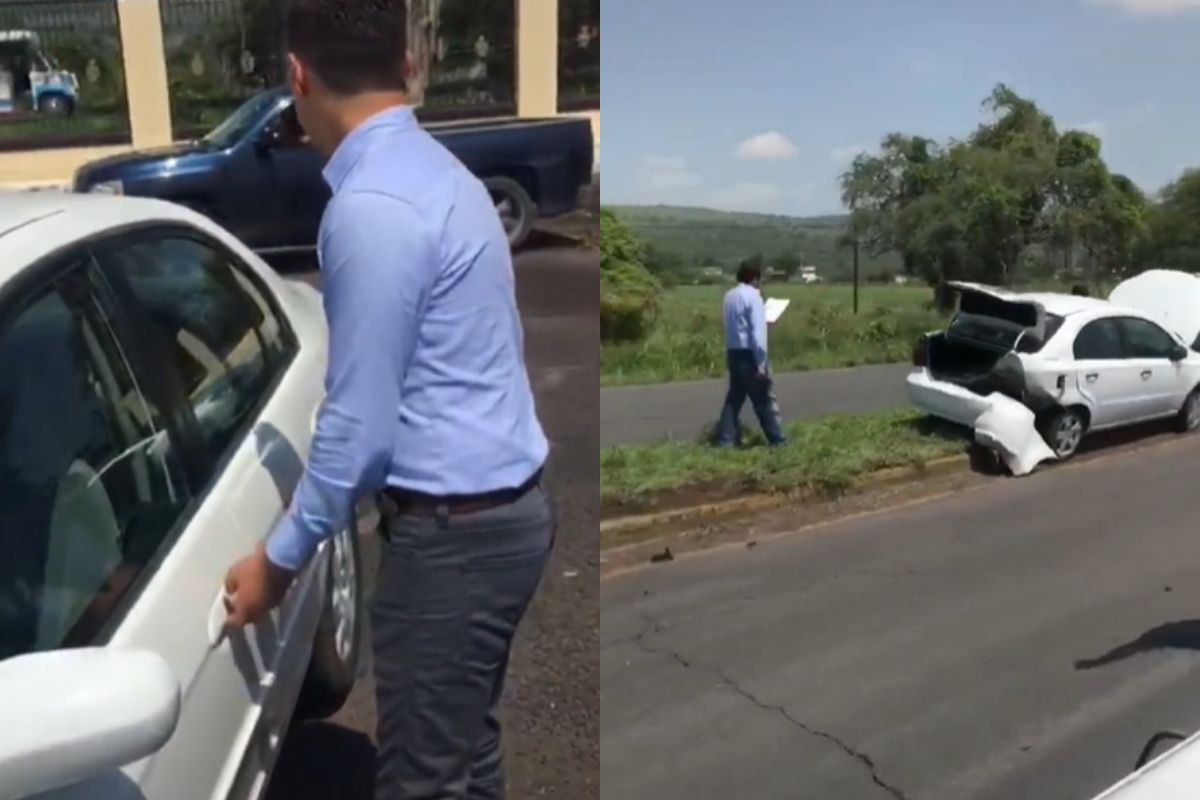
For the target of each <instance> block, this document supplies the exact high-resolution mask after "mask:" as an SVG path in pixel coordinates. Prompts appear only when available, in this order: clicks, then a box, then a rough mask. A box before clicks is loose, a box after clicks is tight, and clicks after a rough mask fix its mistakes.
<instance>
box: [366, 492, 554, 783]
mask: <svg viewBox="0 0 1200 800" xmlns="http://www.w3.org/2000/svg"><path fill="white" fill-rule="evenodd" d="M380 525H381V526H382V527H381V534H382V536H383V540H384V542H383V552H382V557H381V562H380V566H379V580H378V585H377V587H376V590H375V598H374V600H373V603H372V608H371V626H372V635H373V639H374V650H375V694H376V706H377V713H378V731H377V734H378V735H377V739H378V747H379V755H378V771H377V774H376V785H375V797H376V800H468V799H469V800H500V798H503V797H504V767H503V759H502V754H501V746H500V722H499V720H498V719H497V716H496V714H497V710H498V706H499V703H500V697H501V694H502V693H503V688H504V674H505V672H506V671H507V668H508V654H509V648H510V646H511V645H512V639H513V635H514V634H515V633H516V630H517V625H518V623H520V621H521V617H522V616H524V614H525V609H526V608H527V607H528V605H529V601H530V599H531V598H532V597H533V594H534V591H535V590H536V589H537V586H538V583H539V581H540V580H541V577H542V572H543V570H544V569H545V566H546V561H547V559H548V557H549V555H550V549H551V546H552V544H553V541H554V532H555V521H554V512H553V508H552V505H551V503H550V500H549V497H548V496H547V495H546V493H545V492H544V491H543V490H542V489H541V488H535V489H533V490H532V491H530V492H529V493H528V494H526V495H525V496H524V497H522V498H521V499H519V500H518V501H516V502H515V503H512V504H511V505H508V506H504V507H501V508H498V509H493V510H490V511H484V512H481V513H478V514H465V515H462V516H450V517H444V518H441V519H432V518H425V517H420V516H404V515H399V516H391V517H387V516H385V517H384V518H383V520H382V521H381V523H380Z"/></svg>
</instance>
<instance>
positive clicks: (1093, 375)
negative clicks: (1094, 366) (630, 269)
mask: <svg viewBox="0 0 1200 800" xmlns="http://www.w3.org/2000/svg"><path fill="white" fill-rule="evenodd" d="M1083 377H1084V380H1086V381H1087V382H1088V383H1095V382H1096V381H1098V380H1100V373H1099V372H1089V373H1088V374H1087V375H1084V376H1083Z"/></svg>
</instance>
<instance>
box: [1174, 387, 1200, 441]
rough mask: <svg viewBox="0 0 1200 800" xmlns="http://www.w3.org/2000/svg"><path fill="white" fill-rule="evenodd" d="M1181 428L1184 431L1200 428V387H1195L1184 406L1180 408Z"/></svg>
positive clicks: (1190, 431) (1188, 431)
mask: <svg viewBox="0 0 1200 800" xmlns="http://www.w3.org/2000/svg"><path fill="white" fill-rule="evenodd" d="M1179 430H1180V432H1182V433H1192V432H1193V431H1196V430H1200V389H1193V390H1192V393H1191V394H1189V395H1188V396H1187V399H1186V400H1184V401H1183V408H1181V409H1179Z"/></svg>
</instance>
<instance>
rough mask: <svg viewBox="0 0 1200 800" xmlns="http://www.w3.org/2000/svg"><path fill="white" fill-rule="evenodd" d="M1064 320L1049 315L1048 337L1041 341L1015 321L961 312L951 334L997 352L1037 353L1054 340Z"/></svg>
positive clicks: (955, 319) (951, 324)
mask: <svg viewBox="0 0 1200 800" xmlns="http://www.w3.org/2000/svg"><path fill="white" fill-rule="evenodd" d="M1062 324H1063V318H1062V317H1060V316H1058V315H1057V314H1049V313H1047V314H1046V338H1045V339H1044V340H1039V339H1038V338H1037V337H1036V336H1034V335H1033V331H1032V330H1031V329H1029V328H1026V327H1024V326H1022V325H1018V324H1016V323H1015V322H1010V321H1008V320H1005V319H1000V318H998V317H989V316H983V315H980V314H968V313H965V312H964V313H960V314H958V315H957V316H956V317H955V318H954V320H953V321H952V322H951V323H950V328H949V330H948V333H949V334H950V335H951V336H953V337H954V338H956V339H966V340H969V341H971V342H975V343H977V344H982V345H985V346H987V347H993V348H996V349H998V350H1005V351H1007V350H1014V349H1017V350H1020V351H1021V352H1022V353H1036V352H1038V351H1040V350H1041V349H1042V347H1043V346H1044V345H1045V343H1046V342H1048V341H1050V340H1051V339H1052V338H1054V334H1056V333H1058V329H1059V328H1061V327H1062Z"/></svg>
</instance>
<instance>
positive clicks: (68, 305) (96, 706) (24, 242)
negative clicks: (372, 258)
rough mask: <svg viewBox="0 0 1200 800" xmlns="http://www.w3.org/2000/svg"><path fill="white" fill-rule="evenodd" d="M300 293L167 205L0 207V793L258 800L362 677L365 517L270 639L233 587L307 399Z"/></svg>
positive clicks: (286, 469) (25, 201) (309, 330)
mask: <svg viewBox="0 0 1200 800" xmlns="http://www.w3.org/2000/svg"><path fill="white" fill-rule="evenodd" d="M325 359H326V331H325V325H324V319H323V316H322V313H321V305H320V297H319V295H318V293H317V292H316V290H314V289H313V288H311V287H309V286H307V285H305V284H302V283H299V282H293V281H287V280H284V279H283V278H281V277H280V276H279V275H277V274H276V273H274V272H273V271H272V270H271V269H270V268H268V267H267V266H266V265H265V264H264V263H263V262H262V261H261V260H259V259H258V258H257V257H256V256H255V255H254V254H252V253H251V252H250V251H249V250H248V249H246V248H245V247H244V246H242V245H241V244H240V243H239V242H238V241H237V240H236V239H234V238H233V237H232V236H231V235H229V234H228V233H226V232H225V231H224V230H222V229H221V228H219V227H218V226H216V225H215V224H213V223H212V222H210V221H209V220H207V219H205V218H204V217H201V216H200V215H198V214H195V213H193V212H191V211H188V210H186V209H184V208H182V207H178V206H175V205H171V204H167V203H163V202H159V201H154V200H139V199H131V198H115V197H97V196H81V195H69V194H58V193H39V194H37V195H32V194H25V195H9V196H3V197H0V709H2V716H3V725H0V798H13V797H26V796H39V797H40V796H42V795H40V794H39V793H42V792H46V793H48V794H46V795H45V796H47V797H54V798H60V799H62V800H67V799H70V800H74V799H76V798H78V799H80V800H82V799H83V798H86V799H87V800H116V798H122V799H123V798H133V797H136V798H145V800H155V799H156V798H161V799H162V800H200V799H201V798H204V800H213V799H214V798H221V799H222V800H225V799H227V798H254V797H258V796H259V795H261V794H262V792H263V790H264V788H265V786H266V783H267V779H268V777H269V775H270V771H271V768H272V765H273V763H274V762H275V759H276V756H277V754H278V751H279V747H280V744H281V742H282V739H283V735H284V732H285V730H286V728H287V726H288V723H289V720H290V719H291V718H292V717H293V715H294V713H300V714H305V715H325V714H329V713H332V712H333V711H334V710H336V709H337V708H338V707H339V706H340V705H341V704H342V702H343V701H344V700H345V698H346V697H347V695H348V694H349V692H350V689H351V687H352V685H353V683H354V680H355V678H356V673H357V669H358V662H359V651H360V640H361V634H360V624H361V620H362V607H361V604H362V593H361V591H360V584H361V577H360V561H359V551H358V544H357V536H356V531H355V530H354V527H355V526H354V525H349V526H348V527H347V529H346V531H344V532H343V533H342V534H341V535H339V536H337V537H335V538H334V539H333V540H332V541H331V542H330V543H329V544H328V545H327V546H325V547H324V548H323V549H322V551H321V553H320V555H319V557H317V558H316V559H314V561H313V563H312V564H311V565H310V567H309V568H308V569H307V570H306V571H305V572H304V573H303V574H301V575H300V576H299V577H298V579H297V581H296V584H295V585H294V587H293V588H292V590H291V592H290V594H289V595H288V597H287V599H286V601H285V602H284V604H283V607H282V608H281V609H279V610H278V611H277V612H275V613H274V614H273V615H272V616H271V617H270V619H269V620H268V621H267V622H264V623H263V624H260V625H257V626H254V627H251V628H247V629H245V630H238V631H226V630H225V628H224V624H223V623H224V615H225V610H224V603H223V596H222V584H223V579H224V577H225V572H226V570H227V569H228V568H229V566H230V565H231V564H232V563H233V562H234V560H236V559H237V558H239V557H241V556H244V555H246V554H247V553H249V552H250V551H251V550H252V549H253V548H254V547H255V545H256V544H257V543H258V542H260V541H261V540H262V539H263V537H264V536H265V535H266V534H267V533H268V532H269V531H270V530H271V529H272V527H273V526H274V525H275V523H276V521H277V520H279V519H280V517H281V515H282V514H283V513H284V511H285V509H286V507H287V504H288V502H289V500H290V498H291V496H292V493H293V490H294V489H295V486H296V484H297V481H298V479H299V477H300V475H301V473H302V470H303V462H304V459H305V457H306V456H307V453H308V449H309V446H310V441H311V437H312V430H313V424H314V420H315V415H316V410H317V408H318V405H319V403H320V401H321V398H322V383H323V377H324V369H325Z"/></svg>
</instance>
